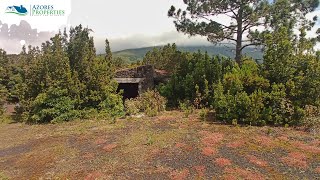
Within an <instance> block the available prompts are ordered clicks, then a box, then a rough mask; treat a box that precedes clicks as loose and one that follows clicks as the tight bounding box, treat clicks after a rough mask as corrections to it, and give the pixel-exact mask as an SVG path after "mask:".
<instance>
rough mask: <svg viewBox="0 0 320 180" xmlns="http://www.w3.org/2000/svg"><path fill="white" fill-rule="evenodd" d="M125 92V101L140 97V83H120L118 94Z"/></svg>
mask: <svg viewBox="0 0 320 180" xmlns="http://www.w3.org/2000/svg"><path fill="white" fill-rule="evenodd" d="M120 90H123V94H122V96H123V100H125V99H131V98H135V97H138V95H139V84H138V83H120V84H119V86H118V90H117V91H118V92H120Z"/></svg>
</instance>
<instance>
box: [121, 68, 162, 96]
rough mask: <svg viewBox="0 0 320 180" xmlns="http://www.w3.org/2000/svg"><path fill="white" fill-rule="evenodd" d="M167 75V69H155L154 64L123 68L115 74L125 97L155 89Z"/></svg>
mask: <svg viewBox="0 0 320 180" xmlns="http://www.w3.org/2000/svg"><path fill="white" fill-rule="evenodd" d="M166 77H167V73H165V71H159V70H155V69H154V68H153V66H152V65H145V66H139V67H135V68H130V69H122V70H119V71H117V72H116V74H115V80H116V81H117V82H118V83H119V87H118V91H120V90H123V97H124V99H128V98H135V97H137V96H138V95H139V94H141V93H143V92H145V91H147V90H148V89H153V88H154V86H155V85H157V84H158V83H159V82H161V81H163V80H164V79H165V78H166Z"/></svg>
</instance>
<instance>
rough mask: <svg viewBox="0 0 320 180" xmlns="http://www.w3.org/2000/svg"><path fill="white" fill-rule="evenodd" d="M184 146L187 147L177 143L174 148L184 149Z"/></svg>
mask: <svg viewBox="0 0 320 180" xmlns="http://www.w3.org/2000/svg"><path fill="white" fill-rule="evenodd" d="M186 146H187V144H186V143H177V144H176V145H175V147H176V148H183V147H186Z"/></svg>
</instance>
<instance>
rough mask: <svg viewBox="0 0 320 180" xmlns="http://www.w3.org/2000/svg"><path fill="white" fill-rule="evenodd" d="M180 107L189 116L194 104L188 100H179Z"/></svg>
mask: <svg viewBox="0 0 320 180" xmlns="http://www.w3.org/2000/svg"><path fill="white" fill-rule="evenodd" d="M179 109H180V110H181V111H183V112H184V116H185V117H186V118H187V117H189V115H190V114H192V113H193V111H194V106H193V104H191V103H190V101H188V100H186V101H185V102H179Z"/></svg>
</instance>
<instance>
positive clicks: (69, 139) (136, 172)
mask: <svg viewBox="0 0 320 180" xmlns="http://www.w3.org/2000/svg"><path fill="white" fill-rule="evenodd" d="M173 114H174V117H172V116H173ZM166 116H167V117H166ZM169 117H170V118H173V119H172V120H169V119H170V118H169ZM157 118H160V119H162V120H163V121H158V120H157ZM166 119H167V120H166ZM182 126H183V127H184V128H182V129H181V127H182ZM268 129H271V130H270V132H272V134H273V135H274V137H275V138H273V136H272V137H271V136H267V135H265V134H263V132H264V129H263V128H260V127H241V126H240V127H232V126H227V125H221V124H215V123H207V122H202V121H200V120H199V119H198V116H197V117H196V118H195V119H193V120H192V121H188V120H187V119H186V118H184V114H183V113H182V112H174V113H172V112H170V111H169V112H164V113H163V114H162V115H160V116H159V117H153V118H149V117H141V118H137V119H134V120H132V119H131V118H130V119H121V120H116V122H115V123H112V124H110V123H109V122H108V121H107V120H106V121H95V120H88V121H73V122H66V123H62V124H47V125H27V124H22V123H13V124H0V137H2V138H1V141H0V179H1V178H2V177H3V176H4V177H8V179H88V180H89V179H168V178H172V179H196V178H198V177H199V178H198V179H212V178H215V179H217V178H219V179H220V177H223V178H225V179H264V178H266V179H286V178H288V179H289V178H290V179H317V178H318V177H319V174H320V167H319V163H320V159H319V156H318V155H319V148H320V143H319V142H320V137H319V136H318V135H316V134H311V133H300V131H298V130H296V129H290V128H286V129H285V128H281V127H277V128H273V127H268ZM17 134H18V135H19V136H17ZM149 135H150V137H151V140H152V143H150V144H146V138H147V137H148V136H149ZM261 135H264V136H262V138H261ZM256 137H258V139H259V140H257V138H256ZM287 137H289V138H287ZM281 142H285V143H281ZM267 144H268V145H271V146H266V145H267ZM270 147H271V148H272V149H270ZM290 152H291V153H290ZM304 153H305V154H304ZM252 155H254V156H252ZM216 158H218V159H216ZM225 158H227V159H225ZM219 164H220V165H221V166H219ZM294 167H298V168H303V169H297V168H294Z"/></svg>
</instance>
